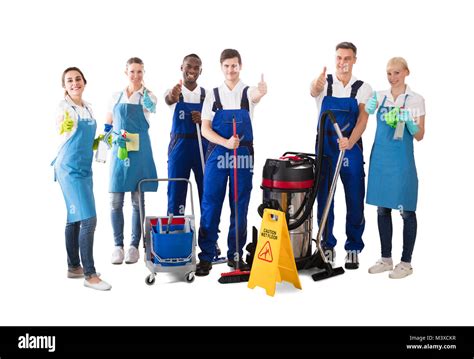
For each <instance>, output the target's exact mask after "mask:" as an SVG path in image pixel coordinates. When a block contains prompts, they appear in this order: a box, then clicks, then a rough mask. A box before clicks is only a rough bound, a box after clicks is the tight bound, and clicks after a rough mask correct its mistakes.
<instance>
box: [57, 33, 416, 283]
mask: <svg viewBox="0 0 474 359" xmlns="http://www.w3.org/2000/svg"><path fill="white" fill-rule="evenodd" d="M356 60H357V48H356V46H355V45H354V44H352V43H350V42H342V43H339V44H338V45H337V46H336V72H335V74H334V75H332V74H326V67H325V68H324V69H323V71H322V73H321V74H320V75H319V76H318V77H317V78H315V79H314V80H313V81H312V82H311V86H310V92H311V96H313V97H314V98H315V100H316V104H317V108H318V112H319V115H318V119H319V116H320V115H321V114H322V113H324V112H325V111H326V110H331V111H332V112H333V113H334V115H335V117H336V120H337V122H338V124H339V126H340V128H341V131H342V133H343V138H342V139H341V140H338V138H337V136H336V133H335V132H334V130H332V129H331V127H330V124H327V129H325V136H324V139H323V141H324V155H323V167H322V168H323V169H322V178H321V185H320V188H319V190H318V198H317V201H318V205H317V206H318V211H317V214H318V222H319V220H320V218H321V215H322V210H323V208H324V205H325V202H326V200H327V196H328V191H327V189H328V181H329V182H330V181H331V179H332V176H333V174H334V170H335V168H334V166H335V164H336V160H337V155H338V153H339V150H342V149H344V150H345V161H344V165H343V167H342V169H341V173H340V174H341V180H342V183H343V186H344V191H345V200H346V208H347V216H346V236H347V239H346V242H345V246H344V249H345V251H346V258H345V268H346V269H357V268H359V254H360V252H361V251H362V250H363V248H364V242H363V240H362V235H363V232H364V227H365V218H364V198H365V173H364V159H363V148H362V138H361V136H362V134H363V132H364V130H365V128H366V126H367V121H368V118H369V115H371V114H374V113H376V117H377V130H376V135H375V141H374V145H373V148H372V153H371V157H370V166H369V178H368V186H367V197H366V201H367V203H368V204H372V205H375V206H377V207H378V208H377V214H378V228H379V234H380V243H381V258H380V259H379V260H378V261H377V262H376V263H375V265H373V266H371V267H370V268H369V273H382V272H385V271H389V277H390V278H404V277H406V276H407V275H410V274H412V272H413V268H412V266H411V256H412V253H413V248H414V243H415V238H416V229H417V221H416V214H415V210H416V204H417V193H418V188H417V184H418V180H417V174H416V167H415V161H414V153H413V138H415V139H416V140H418V141H420V140H421V139H422V138H423V136H424V117H425V109H424V99H423V97H422V96H420V95H419V94H417V93H415V92H413V91H412V90H411V89H410V88H409V87H408V86H407V85H406V84H405V77H406V76H408V75H409V73H410V72H409V69H408V65H407V62H406V61H405V60H404V59H403V58H401V57H395V58H392V59H390V60H389V62H388V64H387V79H388V81H389V83H390V88H389V89H388V90H386V91H378V92H376V91H373V90H372V88H371V87H370V85H369V84H367V83H366V82H363V81H361V80H358V79H356V78H355V77H354V76H353V75H352V68H353V65H354V64H355V63H356ZM220 63H221V70H222V73H223V75H224V82H223V83H222V84H221V85H220V86H219V87H216V88H214V89H213V90H212V91H206V90H205V89H204V88H202V87H200V86H198V83H197V80H198V78H199V76H200V74H201V71H202V62H201V59H200V58H199V56H197V55H196V54H190V55H187V56H185V57H184V59H183V62H182V65H181V72H182V77H183V78H182V80H180V81H179V82H178V83H177V84H175V85H174V87H172V88H171V89H169V90H168V91H167V92H166V93H165V95H164V101H165V102H166V104H167V105H168V106H169V107H170V109H171V110H172V112H173V120H172V129H171V138H170V143H169V148H168V178H188V179H189V177H190V174H191V171H192V172H193V173H194V177H195V181H196V184H197V188H198V193H199V200H200V206H201V219H200V226H199V232H198V245H199V248H200V253H199V254H198V256H199V263H198V264H197V267H196V275H197V276H206V275H208V274H209V273H210V271H211V270H212V264H213V261H214V260H215V259H216V258H217V257H218V256H219V255H220V249H219V247H218V245H217V242H218V237H219V223H220V217H221V212H222V205H223V203H224V200H225V194H226V191H227V186H228V187H229V205H230V211H231V216H230V225H229V230H228V236H227V253H226V258H227V264H228V265H229V266H230V267H234V268H238V269H240V270H249V265H248V264H247V263H245V262H244V261H243V260H242V257H243V248H244V246H245V243H246V237H247V213H248V207H249V202H250V195H251V191H252V179H253V160H254V159H253V156H254V152H253V131H252V122H253V110H254V107H255V105H256V104H258V103H259V102H260V100H261V99H262V97H264V96H265V95H266V93H267V85H266V82H265V80H264V77H263V74H262V76H261V79H260V82H259V83H258V84H257V86H254V87H249V86H247V85H245V84H244V83H243V82H242V81H241V79H240V71H241V69H242V59H241V56H240V53H239V52H238V51H237V50H235V49H225V50H224V51H222V53H221V56H220ZM125 74H126V75H127V78H128V82H129V83H128V85H127V87H126V88H125V89H124V90H123V91H120V92H117V93H115V94H113V96H112V99H111V101H110V103H109V107H108V113H107V116H106V121H105V124H104V131H103V133H101V134H100V135H98V136H97V137H95V133H96V128H97V124H96V120H95V119H94V115H93V113H92V109H91V106H90V104H89V103H87V102H85V101H84V100H83V99H82V94H83V91H84V89H85V86H86V84H87V81H86V79H85V77H84V74H83V73H82V71H81V70H80V69H78V68H77V67H69V68H67V69H66V70H65V71H64V72H63V75H62V87H63V88H64V90H65V97H64V100H63V101H61V103H60V105H59V111H58V115H57V126H58V132H59V134H60V137H61V141H62V144H61V146H60V149H59V152H58V155H57V157H56V159H55V160H54V161H53V165H54V172H55V178H56V179H57V180H58V182H59V184H60V186H61V189H62V192H63V195H64V199H65V202H66V208H67V220H66V229H65V236H66V252H67V264H68V270H67V277H68V278H84V285H85V286H86V287H89V288H92V289H96V290H110V289H111V285H110V284H109V283H107V282H106V281H105V280H103V279H101V278H100V275H99V274H98V273H97V272H96V270H95V266H94V259H93V241H94V232H95V227H96V223H97V220H96V211H95V202H94V194H93V183H92V169H91V166H92V160H93V152H94V151H95V150H98V149H99V148H100V146H101V145H103V144H104V143H107V144H108V146H110V147H111V148H112V155H111V163H110V167H111V168H110V183H109V192H110V206H111V222H112V229H113V237H114V249H113V253H112V259H111V261H112V263H113V264H122V263H123V262H124V261H125V263H127V264H132V263H136V262H137V261H138V259H139V257H140V254H139V242H140V237H141V223H140V207H139V206H140V204H141V205H142V206H143V207H142V209H141V210H142V211H144V203H145V202H144V198H143V192H151V191H156V190H157V183H156V182H150V183H144V184H143V185H142V187H141V191H140V192H141V195H142V198H139V191H138V188H137V186H138V182H139V181H140V180H142V179H145V178H156V177H157V172H156V167H155V163H154V160H153V154H152V145H151V139H150V136H149V134H148V129H149V126H150V122H149V119H150V114H151V113H154V112H156V104H157V98H156V96H155V95H154V94H153V93H152V92H151V91H150V90H149V89H148V88H146V87H145V86H144V84H143V75H144V64H143V61H142V60H141V59H139V58H137V57H133V58H131V59H129V60H128V61H127V64H126V69H125ZM310 125H311V126H312V127H313V128H314V123H311V124H310ZM316 141H318V138H317V139H316ZM234 150H235V152H234ZM234 153H237V158H234ZM234 161H238V163H239V165H238V169H237V171H236V172H237V174H238V175H237V176H238V186H236V187H234V185H233V184H234V181H235V180H236V178H234V171H233V170H234V168H233V167H234V165H235V163H234ZM234 188H236V192H237V193H235V194H234ZM186 191H187V187H186V184H185V183H184V182H183V183H181V182H178V181H177V182H174V181H172V182H169V183H168V206H167V207H168V208H167V211H168V214H169V215H183V214H184V210H185V206H186ZM126 192H130V193H131V200H132V207H133V210H132V233H131V242H130V246H129V247H128V249H127V251H126V252H125V251H124V233H123V228H124V216H123V203H124V197H125V193H126ZM234 201H236V202H234ZM333 205H334V203H333V204H332V206H331V210H330V213H329V216H328V224H327V227H326V229H325V233H324V237H323V241H322V245H323V249H324V251H325V255H326V257H327V258H328V260H329V261H331V262H334V260H335V254H336V252H335V246H336V243H337V240H336V238H335V236H334V234H333V227H334V213H333ZM392 209H395V210H398V211H400V213H401V216H402V218H403V226H404V228H403V253H402V257H401V261H400V263H399V264H397V265H396V266H395V267H394V265H393V261H392V219H391V218H392V217H391V211H392ZM236 216H237V218H239V220H238V221H237V222H236V221H235V218H236ZM236 226H237V227H238V228H236ZM236 232H237V233H238V235H239V237H238V238H239V241H237V242H238V248H237V245H236V240H235V235H236Z"/></svg>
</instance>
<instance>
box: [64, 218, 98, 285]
mask: <svg viewBox="0 0 474 359" xmlns="http://www.w3.org/2000/svg"><path fill="white" fill-rule="evenodd" d="M96 224H97V217H95V216H94V217H91V218H88V219H84V220H82V221H78V222H72V223H67V224H66V231H65V234H66V251H67V265H68V268H69V270H74V269H76V268H79V267H80V266H81V261H82V266H83V269H84V276H85V277H86V278H90V277H93V276H95V275H96V272H95V267H94V257H93V253H92V252H93V249H92V247H93V245H94V232H95V226H96ZM79 253H80V257H79Z"/></svg>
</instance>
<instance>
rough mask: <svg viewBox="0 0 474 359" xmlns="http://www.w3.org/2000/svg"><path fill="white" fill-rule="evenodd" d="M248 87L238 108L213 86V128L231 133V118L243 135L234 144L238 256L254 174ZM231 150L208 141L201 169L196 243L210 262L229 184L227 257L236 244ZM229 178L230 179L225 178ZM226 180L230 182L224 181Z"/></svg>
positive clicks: (226, 133)
mask: <svg viewBox="0 0 474 359" xmlns="http://www.w3.org/2000/svg"><path fill="white" fill-rule="evenodd" d="M247 91H248V87H245V88H244V90H243V92H242V101H241V104H240V107H241V108H240V109H236V110H224V109H223V108H222V104H221V101H220V96H219V91H218V89H217V88H215V89H214V97H215V102H214V105H213V109H212V110H213V112H215V116H214V119H213V121H212V129H213V130H214V131H215V132H216V133H217V134H219V135H220V136H222V137H224V138H229V137H232V136H233V121H232V120H233V118H234V117H235V120H236V125H237V126H236V127H237V135H238V136H239V138H241V139H242V141H241V142H240V146H239V147H238V148H237V157H238V169H237V172H238V173H237V176H238V211H239V213H238V215H239V228H238V230H239V258H242V252H243V247H244V246H245V242H246V241H247V212H248V206H249V202H250V193H251V191H252V177H253V132H252V123H251V121H250V112H249V101H248V97H247ZM233 158H234V150H229V149H227V148H225V147H223V146H219V145H217V144H215V143H209V146H208V149H207V154H206V168H205V173H204V195H203V199H202V205H201V225H200V228H199V239H198V244H199V247H200V248H201V251H202V252H201V253H199V259H200V260H205V261H209V262H211V261H212V259H213V258H214V257H215V256H216V242H217V239H218V228H219V222H220V217H221V212H222V205H223V203H224V197H225V193H226V190H227V186H229V204H230V226H229V233H228V236H227V246H228V250H227V258H229V259H234V254H235V252H236V245H235V202H234V167H233V163H234V162H233ZM228 179H229V181H228ZM227 182H229V184H227Z"/></svg>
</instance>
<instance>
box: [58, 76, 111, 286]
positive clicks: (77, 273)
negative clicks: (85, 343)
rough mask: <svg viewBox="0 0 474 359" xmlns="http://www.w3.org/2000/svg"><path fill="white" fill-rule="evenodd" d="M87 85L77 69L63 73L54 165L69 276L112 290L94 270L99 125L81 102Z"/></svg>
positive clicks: (89, 284)
mask: <svg viewBox="0 0 474 359" xmlns="http://www.w3.org/2000/svg"><path fill="white" fill-rule="evenodd" d="M86 83H87V81H86V79H85V78H84V75H83V74H82V72H81V70H79V69H78V68H77V67H69V68H67V69H66V70H65V71H64V72H63V76H62V86H63V88H64V89H65V99H64V100H63V101H61V103H60V105H59V107H60V114H59V115H58V121H57V123H58V127H59V129H58V130H59V134H60V135H61V137H62V144H61V147H60V149H59V153H58V155H57V157H56V159H55V160H54V161H53V163H52V164H53V165H54V172H55V179H56V180H57V181H58V182H59V184H60V186H61V189H62V192H63V195H64V199H65V201H66V208H67V222H66V251H67V263H68V272H67V276H68V278H82V277H85V281H84V285H85V286H86V287H89V288H93V289H97V290H109V289H111V288H112V286H111V285H110V284H108V283H107V282H105V281H103V280H101V279H100V278H99V277H98V274H97V272H96V270H95V267H94V258H93V244H94V231H95V227H96V224H97V217H96V213H95V203H94V193H93V191H92V168H91V166H92V155H93V150H92V147H93V143H94V135H95V130H96V127H97V125H96V121H95V120H94V118H93V115H92V111H91V109H90V106H89V104H87V103H86V102H85V101H83V100H82V93H83V92H84V88H85V85H86ZM81 262H82V266H81Z"/></svg>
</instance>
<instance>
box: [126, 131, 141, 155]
mask: <svg viewBox="0 0 474 359" xmlns="http://www.w3.org/2000/svg"><path fill="white" fill-rule="evenodd" d="M127 138H128V139H129V140H130V141H129V142H127V151H140V135H139V134H138V133H130V132H127Z"/></svg>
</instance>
